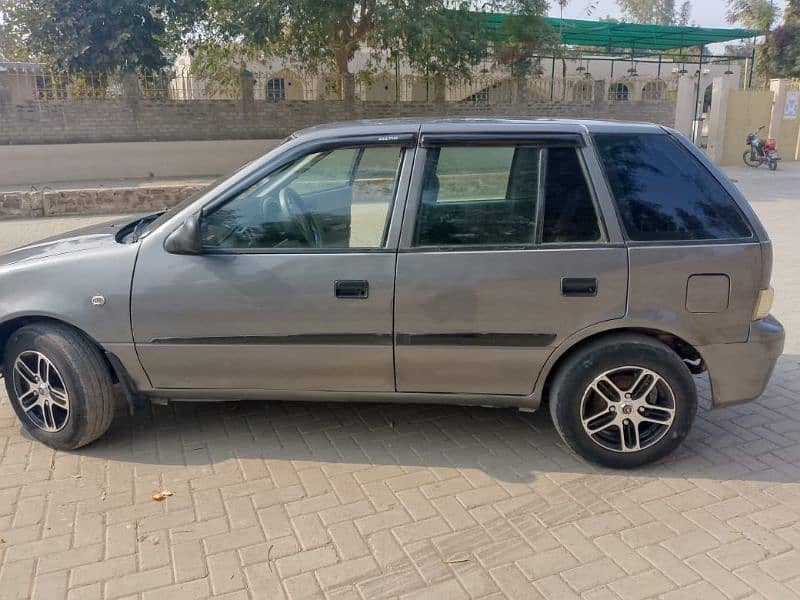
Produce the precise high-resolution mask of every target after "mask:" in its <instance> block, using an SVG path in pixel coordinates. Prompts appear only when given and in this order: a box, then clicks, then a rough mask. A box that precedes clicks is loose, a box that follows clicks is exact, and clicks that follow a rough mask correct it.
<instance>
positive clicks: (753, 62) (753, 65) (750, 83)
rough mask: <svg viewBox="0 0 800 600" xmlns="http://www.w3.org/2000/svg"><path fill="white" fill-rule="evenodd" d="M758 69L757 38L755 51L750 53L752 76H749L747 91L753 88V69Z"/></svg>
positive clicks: (754, 41)
mask: <svg viewBox="0 0 800 600" xmlns="http://www.w3.org/2000/svg"><path fill="white" fill-rule="evenodd" d="M755 68H756V38H753V51H752V52H751V53H750V74H749V75H748V76H747V89H748V90H749V89H750V88H751V87H753V69H755Z"/></svg>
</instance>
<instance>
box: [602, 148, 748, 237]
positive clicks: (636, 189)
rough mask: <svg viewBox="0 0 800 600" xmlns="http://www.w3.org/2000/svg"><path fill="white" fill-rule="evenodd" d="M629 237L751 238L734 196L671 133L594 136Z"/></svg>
mask: <svg viewBox="0 0 800 600" xmlns="http://www.w3.org/2000/svg"><path fill="white" fill-rule="evenodd" d="M594 140H595V144H596V146H597V150H598V153H599V156H600V159H601V161H602V163H603V166H604V167H605V171H606V176H607V177H608V183H609V185H610V186H611V191H612V193H613V194H614V198H615V200H616V202H617V206H618V208H619V213H620V217H621V218H622V222H623V225H624V226H625V230H626V232H627V234H628V237H629V238H630V239H631V240H635V241H674V240H686V241H689V240H722V239H741V238H748V237H751V236H752V232H751V231H750V228H749V226H748V225H747V223H746V222H745V220H744V217H743V216H742V214H741V213H740V212H739V209H738V208H737V206H736V203H735V202H734V200H733V198H731V197H730V195H729V194H728V192H726V191H725V189H724V188H723V187H722V185H720V183H719V182H718V181H717V180H716V179H715V178H714V176H713V175H711V173H709V172H708V170H707V169H706V168H705V167H704V166H703V165H702V164H701V163H700V162H699V161H698V160H696V159H695V158H694V157H693V156H692V155H691V154H690V153H689V152H688V151H687V150H686V149H684V148H683V147H681V145H680V144H679V143H678V142H677V141H675V140H674V139H672V138H671V137H670V136H668V135H662V134H635V135H628V134H625V135H619V134H599V135H595V136H594Z"/></svg>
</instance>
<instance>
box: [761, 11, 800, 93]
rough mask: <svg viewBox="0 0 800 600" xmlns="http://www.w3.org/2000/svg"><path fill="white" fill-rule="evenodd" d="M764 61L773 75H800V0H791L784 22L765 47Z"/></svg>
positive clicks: (776, 29)
mask: <svg viewBox="0 0 800 600" xmlns="http://www.w3.org/2000/svg"><path fill="white" fill-rule="evenodd" d="M764 63H765V65H766V66H767V71H768V72H769V74H770V76H772V77H784V78H785V77H800V0H789V1H788V3H787V5H786V9H785V10H784V12H783V24H781V26H780V27H776V28H775V30H774V31H773V32H772V34H771V36H770V41H769V44H768V45H765V47H764Z"/></svg>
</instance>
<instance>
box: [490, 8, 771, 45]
mask: <svg viewBox="0 0 800 600" xmlns="http://www.w3.org/2000/svg"><path fill="white" fill-rule="evenodd" d="M484 18H485V19H486V21H485V26H486V27H488V28H489V29H492V30H495V31H496V32H498V33H500V32H501V31H502V30H503V29H504V24H505V21H506V19H513V18H515V17H514V16H513V15H507V14H501V13H491V14H489V13H484ZM543 20H544V21H545V22H546V23H547V24H548V25H550V26H551V27H552V28H553V29H555V30H556V31H561V42H562V43H564V44H566V45H569V46H596V47H602V48H609V49H611V48H624V49H626V50H659V51H666V50H675V49H678V48H691V47H694V46H703V45H708V44H715V43H718V42H728V41H731V40H740V39H743V38H753V37H756V36H758V35H759V33H758V32H757V31H753V30H752V29H717V28H711V27H676V26H672V25H641V24H638V23H613V22H609V21H583V20H579V19H558V18H552V17H547V18H545V19H543ZM501 35H502V34H501Z"/></svg>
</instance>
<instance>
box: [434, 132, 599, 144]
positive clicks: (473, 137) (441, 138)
mask: <svg viewBox="0 0 800 600" xmlns="http://www.w3.org/2000/svg"><path fill="white" fill-rule="evenodd" d="M463 144H469V145H471V146H502V145H507V144H531V145H534V146H538V145H542V146H569V147H573V148H582V147H584V146H585V145H586V142H585V140H584V139H583V136H582V135H581V134H579V133H525V132H521V133H424V134H423V135H422V140H421V143H420V145H421V146H423V147H431V146H450V145H463Z"/></svg>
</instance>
